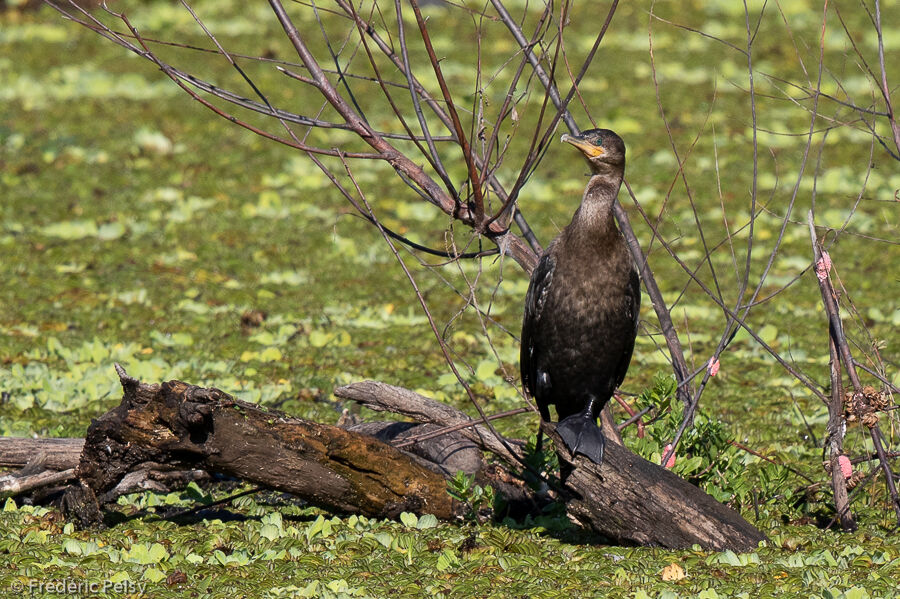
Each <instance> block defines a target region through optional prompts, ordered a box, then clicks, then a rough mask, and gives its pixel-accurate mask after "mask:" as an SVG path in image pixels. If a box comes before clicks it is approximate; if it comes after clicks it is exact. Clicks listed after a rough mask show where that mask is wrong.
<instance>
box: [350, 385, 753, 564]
mask: <svg viewBox="0 0 900 599" xmlns="http://www.w3.org/2000/svg"><path fill="white" fill-rule="evenodd" d="M334 393H335V395H337V396H338V397H343V398H346V399H352V400H354V401H358V402H360V403H362V404H363V405H365V406H367V407H369V408H371V409H374V410H390V411H392V412H396V413H398V414H403V415H406V416H409V417H411V418H414V419H416V420H420V421H422V422H432V423H435V424H441V425H444V426H454V425H456V424H459V423H461V422H467V421H468V422H470V423H471V424H473V426H472V427H471V428H470V429H465V430H468V431H469V433H468V435H469V438H470V439H472V440H473V441H474V442H476V443H478V444H479V445H481V446H482V447H484V448H485V449H488V450H489V451H494V452H495V453H497V454H498V455H501V456H508V457H509V459H511V460H514V461H513V462H512V463H515V460H517V459H518V458H519V457H521V445H520V444H519V443H517V442H508V443H506V444H504V443H502V442H501V441H500V440H498V439H496V438H495V437H494V436H493V435H492V434H491V433H490V432H489V431H488V430H486V429H485V428H484V427H482V426H481V425H478V424H477V421H476V420H473V419H472V418H470V417H469V416H467V415H466V414H463V413H462V412H460V411H459V410H456V409H454V408H452V407H450V406H447V405H445V404H442V403H440V402H436V401H434V400H432V399H429V398H427V397H424V396H422V395H419V394H418V393H415V392H413V391H410V390H408V389H402V388H400V387H394V386H392V385H386V384H384V383H379V382H376V381H362V382H359V383H354V384H352V385H347V386H345V387H340V388H338V389H335V391H334ZM545 432H546V433H547V434H548V435H549V436H550V437H551V438H553V439H554V441H555V445H556V447H557V448H558V449H557V451H558V452H559V457H560V459H561V460H563V461H566V462H568V463H570V464H573V465H574V466H575V468H574V470H573V472H572V473H571V474H570V475H569V476H568V477H567V479H566V481H565V485H564V488H563V489H562V491H563V495H564V499H565V501H566V505H567V508H568V511H569V514H570V515H571V517H572V518H573V519H574V520H575V521H576V522H577V523H579V524H580V525H581V526H583V527H584V528H587V529H589V530H592V531H594V532H596V533H599V534H601V535H603V536H605V537H608V538H610V539H613V540H615V541H617V542H621V543H629V544H640V545H659V546H663V547H671V548H684V547H690V546H692V545H694V544H695V543H696V544H699V545H700V546H702V547H704V548H707V549H734V550H748V549H752V548H753V547H756V545H757V544H758V543H759V542H760V541H762V540H764V539H765V536H764V535H763V534H762V533H761V532H759V531H758V530H757V529H756V528H754V527H753V526H752V525H750V524H749V523H748V522H747V521H746V520H744V519H743V518H742V517H741V516H740V514H738V513H737V512H735V511H734V510H732V509H730V508H728V507H726V506H724V505H722V504H721V503H719V502H717V501H716V500H714V499H713V498H712V497H710V496H709V495H707V494H706V493H704V492H703V491H701V490H700V489H699V488H697V487H695V486H694V485H691V484H690V483H688V482H686V481H684V480H682V479H681V478H679V477H678V476H676V475H675V474H673V473H672V472H670V471H668V470H666V469H665V468H662V467H661V466H658V465H656V464H653V463H651V462H648V461H647V460H645V459H643V458H641V457H640V456H637V455H635V454H634V453H632V452H630V451H629V450H628V449H626V448H624V447H623V446H620V445H617V444H615V443H607V445H606V454H605V456H604V459H603V465H602V466H600V467H599V468H598V467H597V466H596V465H595V464H593V463H591V462H590V461H589V460H585V459H583V458H581V457H579V458H576V459H574V460H573V459H572V456H571V455H569V454H568V453H567V452H565V450H564V449H563V450H562V451H560V450H559V448H564V447H565V446H564V445H563V444H562V443H560V442H558V439H557V438H555V432H554V430H553V427H552V426H547V427H546V428H545ZM509 449H512V452H510V451H509Z"/></svg>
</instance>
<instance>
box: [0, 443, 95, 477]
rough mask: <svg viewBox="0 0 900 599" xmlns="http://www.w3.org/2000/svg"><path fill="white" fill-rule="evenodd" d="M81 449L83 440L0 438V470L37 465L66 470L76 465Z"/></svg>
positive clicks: (49, 468)
mask: <svg viewBox="0 0 900 599" xmlns="http://www.w3.org/2000/svg"><path fill="white" fill-rule="evenodd" d="M83 447H84V439H73V438H57V439H31V438H27V437H0V468H10V467H11V468H23V467H24V466H26V465H27V464H35V463H39V464H40V465H42V466H44V467H45V468H47V469H48V470H68V469H69V468H74V467H75V466H77V465H78V460H79V459H80V458H81V450H82V448H83Z"/></svg>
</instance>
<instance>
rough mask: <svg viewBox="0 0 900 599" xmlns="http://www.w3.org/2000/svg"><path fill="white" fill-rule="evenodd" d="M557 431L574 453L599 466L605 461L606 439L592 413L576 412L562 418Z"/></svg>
mask: <svg viewBox="0 0 900 599" xmlns="http://www.w3.org/2000/svg"><path fill="white" fill-rule="evenodd" d="M556 432H557V433H559V436H560V437H562V440H563V443H565V444H566V447H568V448H569V451H571V452H572V454H573V455H575V454H581V455H583V456H584V457H586V458H587V459H589V460H590V461H592V462H594V463H595V464H597V465H598V466H599V465H600V464H601V463H602V462H603V448H604V446H605V445H606V439H605V438H604V437H603V433H602V432H600V427H599V426H597V421H596V420H594V419H593V418H592V417H591V416H590V414H587V415H586V414H574V415H572V416H569V417H568V418H565V419H563V420H561V421H560V422H559V424H557V425H556Z"/></svg>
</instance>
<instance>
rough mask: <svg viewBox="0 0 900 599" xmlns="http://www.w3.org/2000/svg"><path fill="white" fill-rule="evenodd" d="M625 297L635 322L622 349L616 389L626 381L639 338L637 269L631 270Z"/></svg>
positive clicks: (639, 282)
mask: <svg viewBox="0 0 900 599" xmlns="http://www.w3.org/2000/svg"><path fill="white" fill-rule="evenodd" d="M625 295H626V300H625V301H626V302H627V305H626V308H627V309H628V310H630V312H631V314H629V316H630V317H631V320H632V321H633V322H634V328H633V329H632V330H631V335H630V336H629V337H628V339H626V343H625V347H624V348H623V349H622V358H621V360H620V361H619V365H618V367H617V368H616V388H618V387H619V385H621V384H622V381H624V380H625V373H627V372H628V365H629V364H630V363H631V354H632V353H634V339H635V337H637V331H638V317H639V316H640V312H641V278H640V276H639V275H638V271H637V268H633V269H631V275H630V279H629V281H628V287H627V288H626V290H625Z"/></svg>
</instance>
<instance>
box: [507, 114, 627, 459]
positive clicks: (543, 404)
mask: <svg viewBox="0 0 900 599" xmlns="http://www.w3.org/2000/svg"><path fill="white" fill-rule="evenodd" d="M562 141H566V142H569V143H570V144H572V145H573V146H575V147H576V148H578V149H579V150H581V152H582V153H583V154H584V156H585V158H587V161H588V164H589V165H590V168H591V178H590V180H589V181H588V184H587V188H586V189H585V190H584V197H583V198H582V200H581V206H579V208H578V210H576V211H575V215H574V216H573V217H572V222H571V223H569V225H568V226H567V227H566V228H565V229H563V230H562V232H561V233H560V234H559V235H558V236H557V237H556V239H554V240H553V241H552V242H550V245H549V246H547V249H546V250H545V251H544V254H543V256H541V260H540V262H539V263H538V265H537V267H535V269H534V272H533V273H532V274H531V283H530V285H529V286H528V294H527V295H526V297H525V317H524V319H523V322H522V347H521V355H520V366H521V371H522V382H523V384H524V385H525V389H526V391H527V392H528V394H529V395H530V396H531V397H533V398H534V400H535V401H536V402H537V405H538V408H539V409H540V412H541V418H543V419H544V420H546V421H548V422H549V421H550V410H549V406H551V405H555V406H556V413H557V415H558V417H559V424H558V425H557V427H556V431H557V433H559V436H560V437H561V438H562V440H563V442H565V444H566V446H567V447H568V448H569V450H570V451H572V453H573V454H576V453H580V454H582V455H584V456H586V457H588V458H589V459H590V460H591V461H593V462H595V463H597V464H600V462H601V461H602V460H603V446H604V444H605V440H604V438H603V434H602V433H601V432H600V428H599V427H598V426H597V417H598V416H599V415H600V410H602V409H603V406H605V405H606V403H607V402H608V401H609V399H610V397H611V396H612V394H613V391H614V390H615V389H616V387H618V386H619V385H620V384H621V382H622V379H624V378H625V373H626V372H627V371H628V364H629V362H630V361H631V353H632V351H633V350H634V339H635V336H636V335H637V322H638V309H639V307H640V301H641V290H640V279H639V277H638V272H637V268H636V267H635V264H634V260H633V259H632V257H631V253H630V252H629V250H628V246H627V244H626V242H625V239H624V237H623V236H622V234H621V233H620V232H619V230H618V228H617V227H616V224H615V219H614V216H613V206H614V204H615V201H616V196H617V195H618V193H619V187H620V186H621V185H622V177H623V176H624V174H625V143H624V142H623V141H622V138H620V137H619V136H618V135H616V134H615V133H613V132H612V131H610V130H608V129H591V130H589V131H585V132H584V133H582V134H581V135H578V136H571V135H563V136H562Z"/></svg>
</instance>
